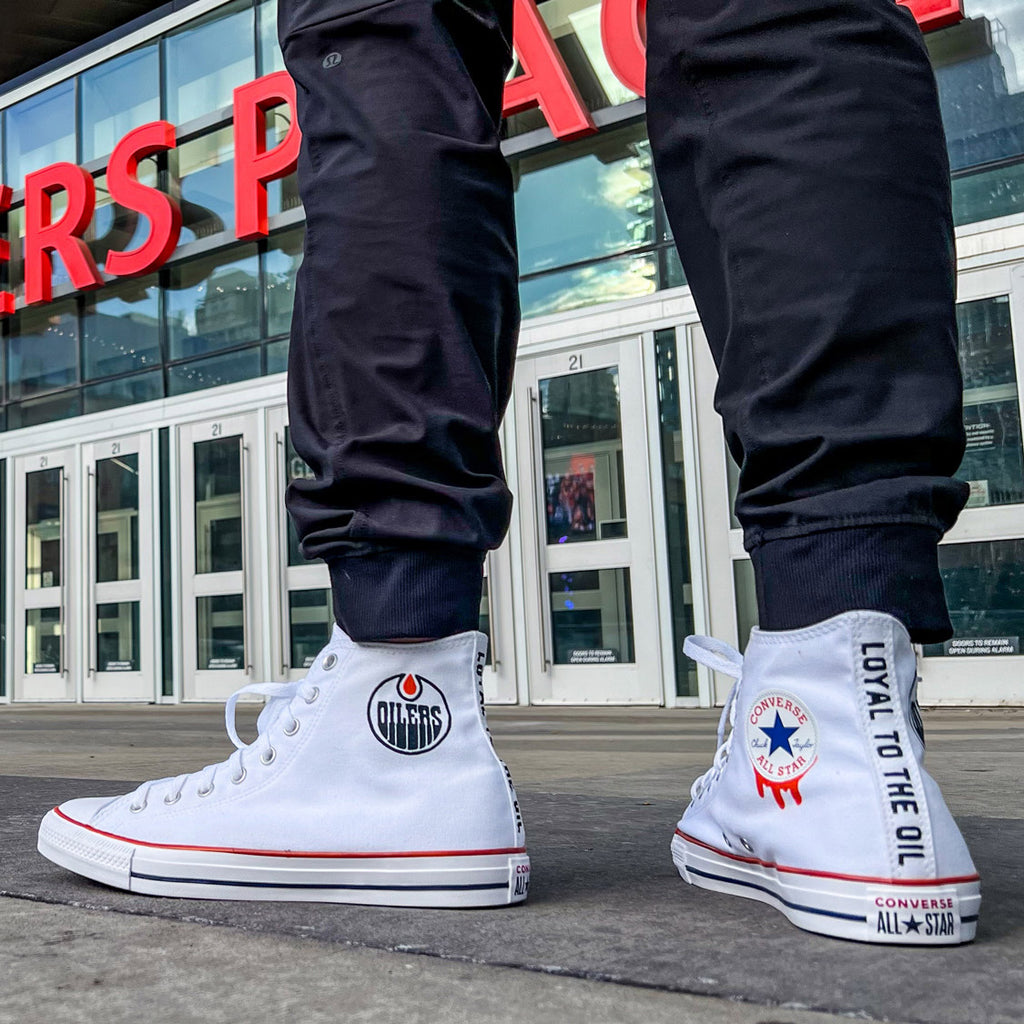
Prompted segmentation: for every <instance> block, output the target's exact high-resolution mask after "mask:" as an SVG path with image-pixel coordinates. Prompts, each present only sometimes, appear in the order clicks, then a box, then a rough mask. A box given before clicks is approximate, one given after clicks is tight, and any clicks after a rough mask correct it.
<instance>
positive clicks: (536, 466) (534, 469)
mask: <svg viewBox="0 0 1024 1024" xmlns="http://www.w3.org/2000/svg"><path fill="white" fill-rule="evenodd" d="M529 396H530V472H531V477H532V479H533V486H534V487H535V488H537V502H536V514H537V529H536V531H535V532H534V538H533V542H534V547H535V550H536V553H537V614H538V615H539V616H540V639H541V667H540V670H541V672H547V671H548V670H549V669H550V668H551V661H552V659H551V648H550V642H549V639H548V610H547V605H546V603H545V594H544V583H545V580H546V579H547V574H548V573H547V552H546V550H545V549H546V547H547V532H546V530H545V529H544V526H545V523H546V520H547V501H546V498H547V494H546V492H545V487H544V476H543V473H541V472H540V466H541V464H542V463H541V456H540V452H539V451H538V445H539V444H540V435H541V431H540V396H539V395H538V394H537V392H536V391H534V389H533V388H529Z"/></svg>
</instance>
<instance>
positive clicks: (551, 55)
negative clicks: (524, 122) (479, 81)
mask: <svg viewBox="0 0 1024 1024" xmlns="http://www.w3.org/2000/svg"><path fill="white" fill-rule="evenodd" d="M512 38H513V44H514V46H515V50H516V55H517V56H518V57H519V63H520V64H522V65H523V73H522V74H521V75H517V76H516V77H515V78H513V79H512V81H511V82H506V83H505V99H504V105H503V110H502V113H503V114H504V115H505V116H506V117H508V116H509V115H510V114H518V113H520V112H521V111H523V110H528V109H529V108H530V107H536V106H539V107H540V109H541V110H542V111H543V113H544V117H545V118H546V119H547V122H548V124H549V125H550V126H551V131H552V132H554V134H555V136H556V137H557V138H560V139H573V138H576V137H577V136H581V135H590V134H591V133H592V132H596V131H597V128H596V127H595V125H594V122H593V120H592V119H591V117H590V114H589V113H588V112H587V108H586V107H585V106H584V105H583V100H581V99H580V94H579V93H578V92H577V91H576V86H575V85H574V84H573V81H572V79H571V78H570V77H569V72H568V70H567V68H566V66H565V61H563V60H562V55H561V54H560V53H559V52H558V50H557V49H555V43H554V40H553V39H552V38H551V33H550V32H549V31H548V27H547V25H545V24H544V21H543V19H542V18H541V16H540V12H539V11H538V10H537V5H536V4H535V3H534V0H515V21H514V23H513V26H512Z"/></svg>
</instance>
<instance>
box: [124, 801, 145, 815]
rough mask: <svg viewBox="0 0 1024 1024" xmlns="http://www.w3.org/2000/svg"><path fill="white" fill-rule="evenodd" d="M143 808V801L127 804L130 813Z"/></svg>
mask: <svg viewBox="0 0 1024 1024" xmlns="http://www.w3.org/2000/svg"><path fill="white" fill-rule="evenodd" d="M145 809H146V804H145V802H143V803H141V804H129V805H128V810H129V811H131V812H132V814H138V813H139V811H144V810H145Z"/></svg>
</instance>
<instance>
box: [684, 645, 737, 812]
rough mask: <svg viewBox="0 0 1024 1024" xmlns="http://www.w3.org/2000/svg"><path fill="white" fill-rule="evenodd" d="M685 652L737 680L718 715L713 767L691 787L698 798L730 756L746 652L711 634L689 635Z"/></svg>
mask: <svg viewBox="0 0 1024 1024" xmlns="http://www.w3.org/2000/svg"><path fill="white" fill-rule="evenodd" d="M683 653H684V654H686V655H687V657H690V658H692V659H693V660H694V661H696V662H699V663H700V664H701V665H706V666H707V667H708V668H710V669H714V670H715V671H716V672H722V673H723V674H725V675H727V676H731V677H732V678H733V679H735V680H736V683H735V684H734V686H733V688H732V689H731V690H730V691H729V697H728V699H727V700H726V702H725V707H724V708H722V714H721V716H720V717H719V719H718V749H717V750H716V751H715V758H714V761H712V763H711V767H710V768H709V769H708V770H707V771H706V772H705V773H704V774H703V775H702V776H701V777H700V778H699V779H697V780H696V781H695V782H694V783H693V785H692V786H691V787H690V797H691V798H692V799H693V800H697V799H698V798H699V797H700V796H701V795H702V794H704V793H706V792H707V790H708V789H710V787H711V786H712V785H713V784H714V783H715V781H716V780H717V779H718V777H719V776H720V775H721V774H722V770H723V769H724V768H725V763H726V761H728V760H729V750H730V748H731V747H732V737H733V732H734V727H735V724H736V697H737V696H738V694H739V689H740V679H741V678H742V676H743V655H742V654H740V652H739V651H737V650H736V649H735V648H734V647H730V646H729V644H727V643H723V642H722V641H721V640H716V639H714V637H710V636H688V637H687V638H686V642H685V643H684V644H683ZM726 721H728V723H729V735H728V736H726V735H725V724H726Z"/></svg>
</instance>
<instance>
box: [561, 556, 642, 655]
mask: <svg viewBox="0 0 1024 1024" xmlns="http://www.w3.org/2000/svg"><path fill="white" fill-rule="evenodd" d="M549 580H550V587H551V635H552V637H553V639H554V646H555V652H554V654H555V664H556V665H614V664H620V663H623V662H632V661H633V660H634V657H633V603H632V598H631V596H630V589H629V570H628V569H587V570H580V571H577V572H560V573H551V574H550V576H549Z"/></svg>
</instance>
